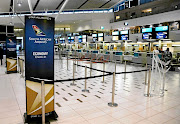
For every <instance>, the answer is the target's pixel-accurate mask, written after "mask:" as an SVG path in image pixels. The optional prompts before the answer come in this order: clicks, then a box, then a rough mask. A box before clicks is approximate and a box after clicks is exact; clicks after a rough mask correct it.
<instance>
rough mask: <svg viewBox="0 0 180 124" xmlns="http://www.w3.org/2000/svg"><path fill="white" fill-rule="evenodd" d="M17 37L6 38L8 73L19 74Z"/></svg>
mask: <svg viewBox="0 0 180 124" xmlns="http://www.w3.org/2000/svg"><path fill="white" fill-rule="evenodd" d="M16 44H17V41H16V37H6V66H7V73H17V54H16Z"/></svg>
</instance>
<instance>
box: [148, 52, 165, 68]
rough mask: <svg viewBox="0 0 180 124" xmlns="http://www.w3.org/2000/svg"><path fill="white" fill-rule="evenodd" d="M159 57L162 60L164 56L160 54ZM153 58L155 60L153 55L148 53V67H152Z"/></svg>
mask: <svg viewBox="0 0 180 124" xmlns="http://www.w3.org/2000/svg"><path fill="white" fill-rule="evenodd" d="M158 57H159V58H160V59H162V54H161V53H159V54H158ZM152 58H153V53H147V64H148V65H152Z"/></svg>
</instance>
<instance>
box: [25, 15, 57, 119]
mask: <svg viewBox="0 0 180 124" xmlns="http://www.w3.org/2000/svg"><path fill="white" fill-rule="evenodd" d="M25 42H26V44H25V48H26V49H25V70H26V71H25V77H26V97H27V98H26V115H27V118H26V120H27V121H30V120H32V119H34V118H41V114H42V113H41V111H42V109H41V108H42V106H41V83H40V81H37V80H36V79H40V80H44V81H45V105H46V106H45V108H46V110H45V112H46V116H55V115H56V114H55V111H54V18H52V17H44V16H33V15H32V16H26V17H25Z"/></svg>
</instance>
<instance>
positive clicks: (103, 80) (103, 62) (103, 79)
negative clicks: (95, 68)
mask: <svg viewBox="0 0 180 124" xmlns="http://www.w3.org/2000/svg"><path fill="white" fill-rule="evenodd" d="M104 71H105V62H103V80H102V83H104Z"/></svg>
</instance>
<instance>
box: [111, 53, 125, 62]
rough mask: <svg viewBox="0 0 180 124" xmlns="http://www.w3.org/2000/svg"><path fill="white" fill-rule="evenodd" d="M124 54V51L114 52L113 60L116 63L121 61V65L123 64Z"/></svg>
mask: <svg viewBox="0 0 180 124" xmlns="http://www.w3.org/2000/svg"><path fill="white" fill-rule="evenodd" d="M123 54H124V53H123V52H122V51H116V52H113V55H114V56H113V60H114V61H120V62H121V63H122V62H123Z"/></svg>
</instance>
